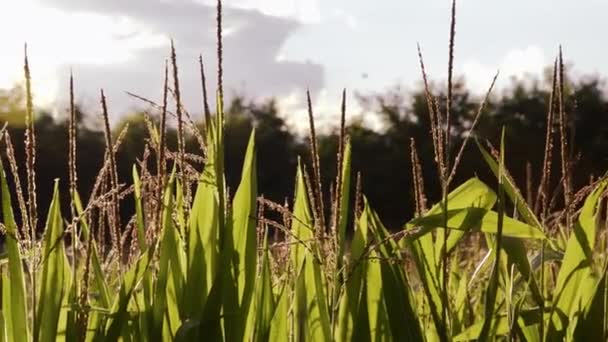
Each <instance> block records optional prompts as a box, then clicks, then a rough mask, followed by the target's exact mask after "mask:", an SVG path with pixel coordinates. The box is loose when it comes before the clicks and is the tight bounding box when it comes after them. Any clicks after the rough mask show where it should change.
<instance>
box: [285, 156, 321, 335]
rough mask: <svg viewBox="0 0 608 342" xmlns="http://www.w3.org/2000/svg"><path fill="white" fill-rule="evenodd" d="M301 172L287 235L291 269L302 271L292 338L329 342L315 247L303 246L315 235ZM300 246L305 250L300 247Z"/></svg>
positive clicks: (299, 169)
mask: <svg viewBox="0 0 608 342" xmlns="http://www.w3.org/2000/svg"><path fill="white" fill-rule="evenodd" d="M302 172H303V171H302V169H301V166H298V172H297V175H296V194H295V198H296V199H295V204H294V212H293V218H292V220H291V222H292V225H291V232H292V234H293V236H294V237H295V239H296V241H295V245H293V246H292V252H291V263H292V265H293V269H296V270H297V269H300V268H302V267H303V273H304V274H303V277H299V278H298V281H297V283H296V293H295V297H296V298H295V307H296V310H295V313H296V315H295V317H296V318H295V322H296V324H297V326H298V328H297V329H296V336H303V337H304V338H305V340H307V341H329V340H331V327H330V319H329V308H328V304H327V297H326V293H325V287H324V284H323V279H322V278H323V274H322V273H321V265H320V264H319V259H318V254H317V253H318V251H317V245H316V244H315V245H313V244H311V243H310V242H307V241H310V240H312V239H314V237H315V235H314V232H313V227H314V223H313V220H312V214H311V212H310V204H309V199H308V192H307V191H306V184H305V182H304V176H303V173H302ZM304 243H306V244H308V246H305V245H303V244H304Z"/></svg>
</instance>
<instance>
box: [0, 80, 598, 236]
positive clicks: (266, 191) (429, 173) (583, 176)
mask: <svg viewBox="0 0 608 342" xmlns="http://www.w3.org/2000/svg"><path fill="white" fill-rule="evenodd" d="M567 90H568V91H567V96H566V101H565V106H566V112H567V115H568V130H569V134H570V140H571V143H572V144H571V146H572V152H571V153H572V156H573V157H574V159H575V160H576V164H575V167H574V170H575V172H574V183H575V185H576V186H580V185H582V184H585V183H586V182H588V180H589V177H590V176H592V175H593V176H596V177H597V176H601V175H603V174H604V172H605V171H606V169H607V168H608V97H607V96H606V93H605V92H604V84H603V82H602V81H601V79H599V78H598V77H587V78H581V79H579V80H577V81H576V82H568V83H567ZM434 94H435V95H436V96H438V99H439V103H440V104H445V93H442V92H441V91H434ZM549 95H550V84H549V83H548V82H537V81H532V82H529V80H528V81H525V82H524V81H520V82H517V81H514V82H513V84H512V85H511V86H510V87H509V88H508V89H506V90H503V91H502V93H500V94H497V93H495V94H494V95H493V96H492V97H491V98H490V99H489V102H488V104H487V109H486V111H485V112H484V113H483V116H482V118H481V120H480V121H479V124H478V126H477V129H476V130H475V132H474V133H473V134H474V136H475V137H477V138H478V139H479V140H480V141H485V140H486V139H487V140H489V141H490V142H491V143H493V144H494V145H497V144H498V138H499V136H500V131H501V127H503V126H504V127H505V128H506V133H507V135H506V150H507V156H508V157H507V159H506V163H507V167H508V168H509V170H510V171H511V173H512V175H513V176H514V178H515V180H516V182H517V183H518V185H519V186H520V187H521V188H522V189H525V184H526V178H525V177H526V165H527V163H530V164H531V166H532V170H533V173H532V180H533V184H534V186H537V184H538V181H539V179H540V175H541V172H542V170H541V165H542V159H543V150H544V141H545V130H546V116H547V111H548V102H549ZM480 100H481V99H480V98H479V97H476V96H473V95H471V93H470V91H469V90H468V89H467V88H466V86H465V83H464V82H463V81H460V82H458V83H457V84H456V88H455V91H454V102H453V103H454V105H453V112H452V119H453V123H452V127H453V130H452V132H451V137H452V142H453V143H452V149H451V151H450V153H451V155H452V156H453V155H454V154H455V153H456V152H457V150H458V147H459V146H460V144H461V143H462V140H463V138H464V136H465V133H466V132H467V131H468V128H469V127H470V125H471V122H472V121H473V119H474V117H475V114H476V112H477V107H478V105H479V102H480ZM358 101H359V102H360V104H361V106H362V107H363V108H364V109H365V112H366V114H365V115H373V116H374V119H375V120H378V121H379V122H380V123H381V126H382V127H383V128H382V129H381V130H380V131H378V130H372V129H370V128H369V127H366V126H365V125H364V124H363V123H362V120H361V117H360V116H356V115H354V116H353V115H352V114H354V113H349V115H351V116H353V120H351V121H350V124H349V126H348V127H347V131H348V134H349V135H350V137H351V141H352V146H353V158H352V163H353V164H352V165H353V166H352V169H353V181H352V184H353V187H354V183H355V182H354V176H355V175H356V173H357V172H360V173H361V175H362V179H363V190H364V193H365V195H366V196H367V198H368V199H369V201H370V202H371V204H372V206H373V207H374V208H375V209H376V210H377V211H378V212H379V215H380V217H381V218H382V220H383V221H384V223H385V224H386V225H387V226H388V227H389V228H391V229H399V228H400V227H401V226H402V225H403V223H404V222H405V221H406V220H407V219H408V218H410V217H411V215H412V211H413V199H412V180H411V165H410V161H409V155H410V151H409V149H410V139H411V138H414V139H415V141H416V145H417V149H418V154H419V156H420V160H421V162H422V166H423V173H424V185H425V188H426V191H427V195H428V197H429V202H430V203H432V202H435V201H437V200H439V197H440V182H439V181H438V176H437V167H436V164H435V161H434V154H433V147H432V142H431V138H430V124H429V116H428V110H427V103H426V97H425V95H424V92H423V91H422V89H418V90H415V91H413V92H409V93H405V92H403V91H401V90H400V89H399V88H395V89H393V90H389V91H387V92H384V93H380V94H372V95H363V96H359V98H358ZM22 107H23V94H22V92H21V91H19V89H18V88H16V89H13V90H10V91H0V119H1V120H3V121H6V122H8V128H7V129H8V130H9V132H10V134H11V136H12V141H13V145H14V147H15V151H16V159H17V163H18V164H19V167H20V168H19V172H20V177H21V180H22V184H23V186H25V184H24V183H23V182H24V181H25V179H26V178H25V174H24V173H25V167H24V153H23V151H24V139H23V136H24V126H23V123H22V119H23V109H22ZM143 113H144V112H141V113H135V114H133V115H131V116H127V117H125V118H123V119H122V120H121V121H120V122H119V123H118V124H117V125H116V127H115V129H114V132H113V137H114V138H116V137H117V136H118V135H119V132H120V131H121V130H122V127H124V125H125V124H127V123H128V124H129V129H128V131H127V133H126V135H125V137H124V141H123V143H122V145H121V147H120V149H119V150H118V155H117V159H116V160H117V164H118V172H119V178H120V182H121V183H127V184H129V183H130V182H131V170H132V166H133V164H134V163H139V162H141V161H142V156H143V153H144V150H145V146H146V144H148V143H149V137H148V131H147V127H146V123H145V120H144V114H143ZM370 113H372V114H370ZM288 114H289V113H280V112H279V109H278V107H277V105H276V103H275V102H274V101H273V100H270V101H267V102H263V103H254V102H248V101H246V100H245V99H243V98H236V99H234V100H233V101H232V102H231V103H230V104H229V106H227V113H226V127H225V128H226V140H225V141H226V145H225V165H226V172H227V174H226V181H227V185H228V187H229V190H230V193H231V194H234V192H235V191H236V187H237V186H238V182H239V179H240V176H241V174H240V172H241V167H242V163H243V157H244V151H245V148H246V145H247V141H248V139H249V134H250V132H251V130H252V128H255V134H256V146H257V165H258V184H259V185H258V188H259V193H260V195H264V196H265V197H266V198H268V199H271V200H273V201H275V202H279V203H283V202H284V201H285V199H286V198H287V199H289V198H291V197H292V195H293V182H294V177H295V170H296V165H297V162H298V157H302V158H303V161H304V162H306V163H308V161H309V159H310V157H309V152H308V147H307V140H306V139H304V138H302V137H298V136H297V135H295V134H294V133H292V131H290V130H289V128H288V126H287V125H286V123H285V120H284V117H285V116H286V115H288ZM77 117H78V138H77V139H78V155H77V158H78V176H79V191H80V193H81V196H82V197H83V198H84V199H86V198H87V197H88V196H89V194H90V191H91V189H92V188H93V184H94V181H95V178H96V177H97V173H98V171H99V169H100V167H101V164H102V161H103V156H104V151H105V143H104V139H103V134H102V132H100V131H99V130H98V129H97V127H101V126H100V125H97V124H96V122H97V120H100V118H99V113H96V112H93V111H92V112H91V113H86V114H85V113H83V111H81V110H79V111H78V115H77ZM149 117H150V119H151V120H152V122H158V113H156V112H155V111H153V110H150V112H149ZM194 119H196V118H194ZM556 125H557V121H556ZM201 127H202V126H200V125H199V127H197V129H199V130H200V128H201ZM555 128H556V129H557V127H555ZM168 129H169V130H168V133H167V137H168V146H169V147H170V148H172V149H175V146H176V140H177V138H176V132H175V129H174V125H173V124H170V125H169V126H168ZM36 134H37V143H38V144H37V153H38V155H37V161H36V162H37V173H38V179H37V190H38V201H39V203H38V204H39V208H40V211H41V212H40V215H41V217H45V215H46V210H47V208H48V206H49V203H50V200H51V195H52V187H53V180H54V179H59V180H60V182H61V183H62V184H63V185H67V182H68V180H67V177H68V176H67V175H68V172H67V167H68V166H67V164H68V162H67V150H68V143H67V137H68V133H67V122H66V121H65V120H63V119H57V118H54V117H53V116H51V115H50V114H48V113H45V112H40V113H37V121H36ZM319 141H320V144H319V150H320V156H321V166H322V177H323V183H324V191H325V192H326V196H325V198H329V185H330V183H331V182H332V181H333V180H334V179H335V175H336V151H337V132H336V131H333V132H331V133H329V134H326V135H322V136H320V137H319ZM186 145H187V148H186V149H187V151H188V152H190V153H196V154H198V155H201V148H200V146H199V143H198V141H197V139H195V138H194V136H193V135H192V134H191V133H190V134H188V139H187V144H186ZM2 146H3V150H4V146H5V144H4V143H3V144H2ZM557 146H558V144H556V147H557ZM2 155H3V159H4V160H6V158H5V153H4V151H3V153H2ZM154 158H155V157H154V156H153V154H152V155H151V156H150V160H149V162H148V164H147V165H148V167H149V169H150V170H151V171H152V172H154V170H155V164H154V162H152V161H153V160H154ZM553 160H554V169H553V170H554V171H553V177H552V180H551V182H552V185H553V188H557V187H556V185H557V184H558V182H559V178H560V177H561V175H560V171H559V153H557V151H556V153H554V155H553ZM194 166H195V167H196V168H197V169H199V170H200V169H201V168H202V166H203V165H201V164H200V163H199V164H196V163H195V164H194ZM5 168H6V170H7V171H8V164H7V163H6V162H5ZM475 175H477V176H479V177H480V178H481V179H482V180H484V181H486V182H488V183H490V184H493V182H494V180H493V179H494V177H493V176H491V173H490V172H489V170H488V168H487V166H486V165H485V164H484V162H483V160H482V159H481V157H480V154H479V151H478V150H477V147H476V145H475V143H474V142H473V141H471V143H470V144H469V145H468V148H467V150H466V152H465V154H464V156H463V159H462V162H461V164H460V167H459V169H458V172H457V173H456V178H455V179H454V183H453V186H456V185H457V184H460V183H461V182H463V181H464V180H466V179H468V178H469V177H472V176H475ZM63 189H67V186H64V187H63ZM62 196H63V198H64V200H63V203H64V205H65V204H67V203H69V199H68V198H67V191H66V190H64V193H63V194H62ZM123 204H124V206H123V207H122V208H121V214H122V216H123V222H126V221H128V220H129V219H130V217H131V215H132V213H133V207H132V201H131V200H130V199H129V198H126V199H125V200H124V201H123ZM65 210H67V208H65ZM43 222H44V220H41V224H43Z"/></svg>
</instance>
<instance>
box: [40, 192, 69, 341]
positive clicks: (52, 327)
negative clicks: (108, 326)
mask: <svg viewBox="0 0 608 342" xmlns="http://www.w3.org/2000/svg"><path fill="white" fill-rule="evenodd" d="M41 259H42V277H41V280H40V292H39V295H38V307H37V310H36V315H37V316H36V322H37V324H36V327H37V329H38V331H37V332H35V333H34V335H35V336H38V340H39V341H55V339H56V338H57V330H58V322H59V314H60V311H61V305H62V303H63V297H64V295H65V286H64V282H65V281H67V280H69V278H67V277H68V276H69V275H67V274H66V267H67V266H66V265H65V263H66V261H67V260H66V256H65V249H64V244H63V219H62V217H61V205H60V203H59V182H58V181H55V187H54V191H53V200H52V201H51V206H50V209H49V214H48V217H47V221H46V228H45V233H44V247H43V252H42V255H41Z"/></svg>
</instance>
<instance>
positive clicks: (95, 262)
mask: <svg viewBox="0 0 608 342" xmlns="http://www.w3.org/2000/svg"><path fill="white" fill-rule="evenodd" d="M73 200H74V205H75V207H76V213H77V214H78V215H79V216H80V217H81V220H80V225H81V231H82V236H83V238H84V240H85V241H86V242H87V243H88V241H89V234H90V230H89V225H88V223H87V220H86V218H85V217H84V215H83V214H84V209H83V207H82V201H81V200H80V195H79V194H78V192H76V193H75V194H74V199H73ZM90 253H91V268H92V270H93V279H92V280H93V285H94V288H95V290H96V291H97V293H96V294H97V296H96V297H98V298H99V304H100V305H101V306H102V307H103V308H106V309H109V308H110V305H111V300H112V297H111V295H110V291H109V290H108V285H107V283H106V274H105V273H104V272H103V270H102V268H101V261H100V259H99V252H98V249H97V243H96V241H95V239H92V241H91V251H90Z"/></svg>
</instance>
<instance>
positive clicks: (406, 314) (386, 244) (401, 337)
mask: <svg viewBox="0 0 608 342" xmlns="http://www.w3.org/2000/svg"><path fill="white" fill-rule="evenodd" d="M368 210H369V217H370V228H371V229H370V230H371V231H372V233H373V235H374V236H375V237H376V240H377V241H378V242H381V243H380V244H379V246H378V249H377V251H378V256H379V257H380V258H379V259H378V260H379V261H380V270H381V274H382V287H383V288H384V290H383V293H382V295H383V297H384V302H385V305H386V312H387V314H388V318H389V326H390V329H391V335H392V337H393V338H394V339H395V340H397V341H421V340H422V339H423V336H424V334H423V333H422V330H421V327H420V324H419V317H418V315H417V314H416V312H417V311H416V309H415V308H416V304H415V302H414V298H413V296H412V290H411V289H410V284H409V279H408V277H407V274H406V273H405V272H404V268H403V267H401V265H400V264H399V261H403V260H402V259H401V253H400V248H399V245H398V244H397V242H395V240H394V239H393V238H392V237H391V236H390V234H389V233H388V231H387V230H386V228H385V227H384V226H383V225H382V222H380V219H379V218H378V215H377V214H376V212H375V211H373V210H372V209H371V208H369V209H368ZM394 261H397V262H394ZM368 305H369V300H368ZM404 326H407V329H403V327H404ZM370 329H371V325H370Z"/></svg>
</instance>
